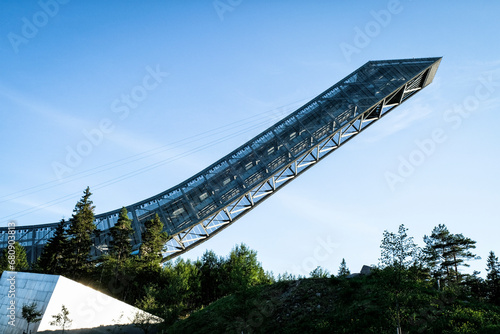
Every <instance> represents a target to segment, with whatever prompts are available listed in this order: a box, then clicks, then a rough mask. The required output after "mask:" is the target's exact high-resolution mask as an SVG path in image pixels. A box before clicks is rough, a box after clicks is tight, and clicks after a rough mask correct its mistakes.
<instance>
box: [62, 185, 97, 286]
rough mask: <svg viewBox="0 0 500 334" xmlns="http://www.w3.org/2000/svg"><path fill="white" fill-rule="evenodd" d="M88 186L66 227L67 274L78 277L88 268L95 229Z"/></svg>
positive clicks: (92, 206)
mask: <svg viewBox="0 0 500 334" xmlns="http://www.w3.org/2000/svg"><path fill="white" fill-rule="evenodd" d="M91 195H92V193H91V192H90V189H89V187H87V189H85V191H84V192H83V196H82V198H81V200H80V201H78V202H77V203H76V206H75V209H74V210H73V216H72V217H71V219H70V224H69V229H68V239H69V240H68V250H69V254H68V255H69V259H68V260H69V264H70V272H69V274H70V275H72V276H73V277H80V276H82V275H84V274H86V273H87V272H88V270H89V269H90V268H89V267H90V264H89V258H90V251H91V247H92V236H93V234H94V232H95V230H96V227H95V225H94V209H95V206H94V205H92V201H91V200H90V196H91Z"/></svg>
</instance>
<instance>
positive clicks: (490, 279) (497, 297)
mask: <svg viewBox="0 0 500 334" xmlns="http://www.w3.org/2000/svg"><path fill="white" fill-rule="evenodd" d="M486 271H487V272H488V273H487V274H486V283H487V284H488V295H489V299H490V300H491V301H492V302H493V303H495V304H497V305H500V262H498V257H496V256H495V253H493V251H490V255H489V256H488V260H487V261H486Z"/></svg>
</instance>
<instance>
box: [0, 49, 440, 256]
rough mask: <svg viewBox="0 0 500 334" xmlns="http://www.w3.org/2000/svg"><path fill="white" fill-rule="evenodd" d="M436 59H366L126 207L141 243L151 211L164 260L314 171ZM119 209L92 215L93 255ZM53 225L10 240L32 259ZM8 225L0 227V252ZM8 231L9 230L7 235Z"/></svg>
mask: <svg viewBox="0 0 500 334" xmlns="http://www.w3.org/2000/svg"><path fill="white" fill-rule="evenodd" d="M440 62H441V58H420V59H400V60H383V61H370V62H368V63H366V64H365V65H363V66H362V67H360V68H359V69H357V70H356V71H354V72H353V73H351V74H349V75H348V76H347V77H346V78H344V79H342V80H341V81H340V82H338V83H336V84H335V85H333V86H332V87H331V88H329V89H327V90H326V91H324V92H323V93H321V94H320V95H318V96H317V97H316V98H314V99H313V100H311V101H310V102H308V103H307V104H305V105H304V106H302V107H301V108H299V109H298V110H296V111H295V112H293V113H292V114H290V115H289V116H287V117H285V118H284V119H282V120H281V121H279V122H277V123H276V124H275V125H273V126H271V127H270V128H269V129H267V130H265V131H264V132H262V133H260V134H259V135H257V136H256V137H254V138H253V139H251V140H250V141H248V142H247V143H245V144H243V145H242V146H240V147H238V148H237V149H236V150H234V151H233V152H231V153H229V154H228V155H226V156H224V157H223V158H222V159H220V160H219V161H217V162H215V163H214V164H212V165H211V166H209V167H207V168H206V169H204V170H203V171H201V172H200V173H198V174H196V175H194V176H193V177H191V178H190V179H188V180H186V181H184V182H182V183H181V184H179V185H177V186H175V187H173V188H170V189H168V190H166V191H164V192H162V193H160V194H158V195H156V196H153V197H151V198H148V199H146V200H143V201H141V202H139V203H135V204H132V205H129V206H128V207H127V210H128V211H129V215H130V218H132V219H133V227H134V230H135V234H134V235H133V238H132V243H133V245H134V248H135V249H137V248H138V247H139V245H140V244H141V233H142V232H143V230H144V222H145V221H146V220H149V219H151V218H152V217H153V216H154V215H155V214H158V215H159V216H160V219H161V220H162V222H163V223H164V229H165V231H166V232H168V234H169V235H170V236H171V239H170V240H169V241H168V242H167V244H166V246H165V248H164V251H165V253H164V256H165V257H164V260H167V259H169V258H172V257H175V256H177V255H179V254H181V253H183V252H185V251H187V250H189V249H191V248H193V247H195V246H197V245H199V244H200V243H202V242H203V241H205V240H207V239H208V238H210V237H212V236H214V235H215V234H216V233H218V232H220V231H221V230H222V229H224V228H226V227H227V226H229V225H230V224H232V223H234V222H235V221H236V220H237V219H239V218H241V217H242V216H243V215H245V214H246V213H248V212H249V211H250V210H251V209H253V208H255V207H256V206H257V205H258V204H259V203H261V202H262V201H264V200H265V199H266V198H268V197H269V196H271V195H272V194H274V193H275V192H276V191H278V190H279V189H281V188H282V187H283V186H284V185H286V184H288V183H289V182H291V181H292V180H294V179H295V178H296V177H297V176H299V175H300V174H302V173H303V172H305V171H306V170H308V169H309V168H311V167H312V166H314V165H315V164H316V163H318V162H319V161H321V160H322V159H323V158H325V157H326V156H327V155H329V154H331V153H332V152H333V151H335V150H336V149H337V148H339V147H340V146H342V145H343V144H345V143H346V142H347V141H349V140H350V139H351V138H353V137H354V136H356V135H358V134H359V133H360V132H361V131H363V130H364V129H366V128H367V127H368V126H370V125H371V124H373V123H374V122H376V121H377V120H379V119H380V118H381V117H383V116H384V115H386V114H387V113H388V112H389V111H390V110H392V109H394V108H395V107H397V106H399V105H400V104H401V103H403V102H404V101H406V100H407V99H408V98H409V97H411V96H413V95H414V94H415V93H417V92H418V91H420V90H421V89H422V88H424V87H425V86H427V85H429V84H430V83H431V82H432V80H433V78H434V75H435V73H436V71H437V68H438V66H439V64H440ZM119 211H120V209H118V210H115V211H111V212H107V213H103V214H99V215H96V217H95V224H96V226H97V228H98V229H100V230H101V231H102V233H101V235H100V236H99V237H96V238H94V247H93V254H94V255H96V256H99V255H101V254H102V253H103V252H106V251H107V247H108V246H107V245H108V244H109V241H110V234H109V229H110V228H111V227H112V226H113V225H114V224H115V223H116V221H117V219H118V214H119ZM56 226H57V223H53V224H44V225H35V226H22V227H16V229H15V233H16V240H17V241H19V242H20V243H21V244H22V245H23V246H24V247H26V249H27V251H28V259H29V260H30V261H31V262H33V261H35V260H36V258H37V257H38V256H39V255H40V253H41V250H42V248H43V246H44V244H45V243H46V242H47V240H48V239H49V238H50V237H52V235H53V233H54V231H55V228H56ZM8 233H9V231H8V228H1V229H0V248H5V247H6V246H7V236H8ZM11 233H12V232H11Z"/></svg>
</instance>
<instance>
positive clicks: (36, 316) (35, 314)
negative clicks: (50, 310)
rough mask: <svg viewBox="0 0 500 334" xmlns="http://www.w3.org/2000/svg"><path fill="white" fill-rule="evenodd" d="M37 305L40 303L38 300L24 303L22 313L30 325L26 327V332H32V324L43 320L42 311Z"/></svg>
mask: <svg viewBox="0 0 500 334" xmlns="http://www.w3.org/2000/svg"><path fill="white" fill-rule="evenodd" d="M37 306H38V304H37V303H36V302H33V303H31V304H24V305H23V308H22V310H21V315H22V317H23V318H24V319H25V320H26V322H27V323H28V327H27V328H26V333H29V332H30V324H36V323H37V322H39V321H40V320H42V318H41V317H42V312H41V311H37V310H36V308H37Z"/></svg>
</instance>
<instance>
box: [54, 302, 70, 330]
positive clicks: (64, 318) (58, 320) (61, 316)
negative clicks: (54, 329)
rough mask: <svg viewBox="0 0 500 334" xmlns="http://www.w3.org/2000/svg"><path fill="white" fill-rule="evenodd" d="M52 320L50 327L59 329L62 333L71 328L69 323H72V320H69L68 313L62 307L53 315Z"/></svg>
mask: <svg viewBox="0 0 500 334" xmlns="http://www.w3.org/2000/svg"><path fill="white" fill-rule="evenodd" d="M52 318H53V319H54V320H53V321H51V322H50V325H51V326H58V327H61V328H62V332H63V333H64V330H65V329H66V328H69V327H71V323H72V322H73V320H71V319H70V318H69V311H68V309H67V308H66V306H64V305H63V306H62V308H61V312H60V313H58V314H56V315H53V316H52Z"/></svg>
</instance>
